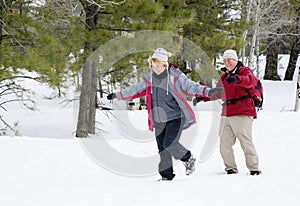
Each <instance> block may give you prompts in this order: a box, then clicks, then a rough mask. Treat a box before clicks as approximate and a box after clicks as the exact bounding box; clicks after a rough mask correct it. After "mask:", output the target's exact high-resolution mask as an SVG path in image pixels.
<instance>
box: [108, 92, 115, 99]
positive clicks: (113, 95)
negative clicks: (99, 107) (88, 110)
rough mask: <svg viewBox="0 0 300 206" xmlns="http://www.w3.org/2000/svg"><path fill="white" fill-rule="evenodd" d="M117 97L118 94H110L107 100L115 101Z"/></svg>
mask: <svg viewBox="0 0 300 206" xmlns="http://www.w3.org/2000/svg"><path fill="white" fill-rule="evenodd" d="M116 97H117V96H116V94H115V93H110V94H109V95H107V97H106V98H107V99H108V100H113V99H114V98H116Z"/></svg>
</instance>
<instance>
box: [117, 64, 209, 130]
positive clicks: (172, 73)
mask: <svg viewBox="0 0 300 206" xmlns="http://www.w3.org/2000/svg"><path fill="white" fill-rule="evenodd" d="M153 75H154V74H153V73H152V71H150V72H148V73H147V74H145V75H144V77H143V78H142V81H140V82H139V83H137V84H136V85H133V86H131V87H129V88H127V89H124V90H122V91H120V92H116V93H115V94H116V97H117V99H119V100H132V99H134V98H140V97H143V96H146V104H147V109H148V126H149V130H151V131H153V125H154V124H153V123H154V120H153V113H152V112H153V111H152V109H153V105H152V95H153V91H152V89H153V88H152V86H153V85H152V81H153V79H152V78H153ZM166 78H167V81H165V82H166V86H165V89H166V92H167V95H173V97H174V99H175V100H176V102H177V104H178V105H179V107H180V109H181V113H182V114H183V116H184V118H183V119H184V125H183V129H186V128H188V127H190V126H191V125H192V124H194V123H195V122H196V117H195V113H194V112H193V110H192V108H191V107H190V105H189V104H188V102H187V101H186V98H185V96H194V97H207V96H208V91H209V89H208V88H207V87H206V86H203V85H200V84H198V83H196V82H194V81H192V80H190V79H189V78H188V77H187V76H186V75H185V74H184V73H183V72H182V71H181V70H179V69H177V68H174V67H173V66H169V68H168V69H167V75H166ZM169 93H170V94H169Z"/></svg>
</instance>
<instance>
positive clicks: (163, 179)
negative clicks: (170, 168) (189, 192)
mask: <svg viewBox="0 0 300 206" xmlns="http://www.w3.org/2000/svg"><path fill="white" fill-rule="evenodd" d="M157 181H158V182H159V181H172V179H170V178H167V177H162V178H161V179H159V180H157Z"/></svg>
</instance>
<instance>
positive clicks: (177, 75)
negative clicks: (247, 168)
mask: <svg viewBox="0 0 300 206" xmlns="http://www.w3.org/2000/svg"><path fill="white" fill-rule="evenodd" d="M170 56H171V53H170V52H167V51H166V50H165V49H163V48H158V49H156V50H155V52H154V53H153V55H152V56H151V57H150V58H149V59H148V62H149V66H150V68H151V71H150V72H149V73H147V74H146V75H145V76H144V77H143V79H142V81H141V82H139V83H137V84H136V85H133V86H131V87H130V88H128V89H125V90H123V91H120V92H116V93H112V94H109V95H108V96H107V99H108V100H112V99H113V98H117V99H119V100H131V99H134V98H139V97H143V96H146V104H147V108H148V124H149V129H150V130H151V131H153V128H154V129H155V136H156V141H157V146H158V150H159V154H160V163H159V173H160V175H161V176H162V180H172V179H173V178H174V177H175V174H174V171H173V166H172V157H174V158H175V159H180V160H181V161H182V162H183V163H184V165H185V167H186V175H190V174H192V173H193V172H194V170H195V158H194V157H193V156H192V154H191V152H190V151H189V150H188V149H186V148H185V147H184V146H183V145H181V144H180V143H179V139H180V136H181V132H182V130H183V129H187V128H189V127H190V126H191V125H192V124H194V123H195V122H196V119H195V114H194V112H193V110H192V108H191V107H190V106H189V104H188V103H187V101H186V99H185V96H186V95H189V96H195V97H210V96H211V95H212V94H213V93H216V92H220V91H222V89H220V88H213V89H209V88H207V87H206V86H202V85H200V84H197V83H195V82H193V81H191V80H190V79H188V78H187V76H186V75H185V74H183V73H182V72H181V71H180V70H179V69H177V68H174V67H173V66H170V65H169V63H168V58H169V57H170Z"/></svg>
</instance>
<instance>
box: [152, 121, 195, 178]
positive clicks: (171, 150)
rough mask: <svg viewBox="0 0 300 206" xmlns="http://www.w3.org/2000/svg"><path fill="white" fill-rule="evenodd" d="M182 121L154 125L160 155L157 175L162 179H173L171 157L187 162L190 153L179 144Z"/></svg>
mask: <svg viewBox="0 0 300 206" xmlns="http://www.w3.org/2000/svg"><path fill="white" fill-rule="evenodd" d="M182 121H183V120H182V119H174V120H170V121H168V122H163V123H155V136H156V141H157V146H158V150H159V155H160V163H159V166H158V167H159V173H160V175H161V176H162V177H166V178H168V179H170V180H171V179H173V178H174V176H175V174H174V173H173V165H172V156H173V157H174V158H175V159H180V160H181V161H187V160H188V159H189V158H190V157H191V152H190V151H189V150H187V149H186V148H185V147H184V146H182V145H181V144H180V143H179V139H180V136H181V132H182V123H181V122H182Z"/></svg>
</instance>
